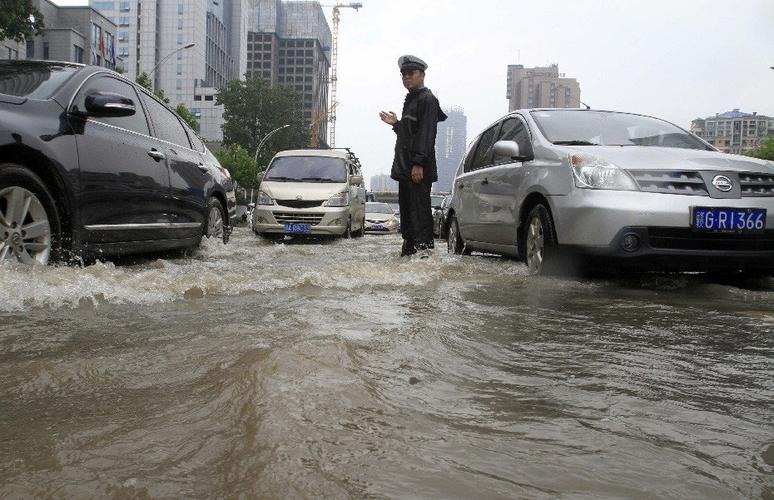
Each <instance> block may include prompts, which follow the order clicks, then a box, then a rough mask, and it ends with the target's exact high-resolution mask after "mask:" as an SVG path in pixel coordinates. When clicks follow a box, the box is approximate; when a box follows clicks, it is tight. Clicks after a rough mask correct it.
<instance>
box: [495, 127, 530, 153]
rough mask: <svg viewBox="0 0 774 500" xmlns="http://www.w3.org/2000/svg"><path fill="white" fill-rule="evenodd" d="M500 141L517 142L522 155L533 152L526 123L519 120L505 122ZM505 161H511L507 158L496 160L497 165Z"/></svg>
mask: <svg viewBox="0 0 774 500" xmlns="http://www.w3.org/2000/svg"><path fill="white" fill-rule="evenodd" d="M497 140H498V141H515V142H516V144H518V145H519V151H520V152H521V153H527V152H531V151H532V144H531V140H530V136H529V131H528V130H527V127H526V125H524V122H523V121H521V119H519V118H515V117H513V118H508V119H507V120H505V121H504V122H503V126H502V128H501V129H500V137H498V139H497ZM503 161H510V159H506V158H495V160H494V162H495V163H502V162H503Z"/></svg>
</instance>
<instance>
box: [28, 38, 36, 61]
mask: <svg viewBox="0 0 774 500" xmlns="http://www.w3.org/2000/svg"><path fill="white" fill-rule="evenodd" d="M34 58H35V41H34V40H27V59H34Z"/></svg>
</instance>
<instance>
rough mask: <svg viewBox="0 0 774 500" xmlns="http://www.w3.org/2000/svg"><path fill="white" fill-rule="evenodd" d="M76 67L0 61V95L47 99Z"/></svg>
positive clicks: (39, 62)
mask: <svg viewBox="0 0 774 500" xmlns="http://www.w3.org/2000/svg"><path fill="white" fill-rule="evenodd" d="M78 69H79V68H78V67H77V66H71V65H69V64H61V63H50V62H41V61H0V94H7V95H12V96H16V97H29V98H30V99H48V98H49V97H51V95H52V94H53V93H54V91H55V90H56V89H58V88H59V86H60V85H61V84H62V83H64V81H65V80H67V79H68V78H70V77H71V76H72V75H73V74H74V73H75V72H76V71H78Z"/></svg>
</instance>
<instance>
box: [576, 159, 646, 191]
mask: <svg viewBox="0 0 774 500" xmlns="http://www.w3.org/2000/svg"><path fill="white" fill-rule="evenodd" d="M570 165H571V167H572V173H573V178H574V179H575V187H579V188H584V189H615V190H619V191H638V188H637V183H636V182H634V179H632V178H631V176H630V175H629V174H628V173H627V172H626V171H624V170H623V169H621V168H619V167H617V166H616V165H613V164H612V163H610V162H608V161H607V160H604V159H602V158H597V157H596V156H591V155H584V154H574V155H571V156H570Z"/></svg>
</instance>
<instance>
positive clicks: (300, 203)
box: [277, 200, 325, 208]
mask: <svg viewBox="0 0 774 500" xmlns="http://www.w3.org/2000/svg"><path fill="white" fill-rule="evenodd" d="M324 201H325V200H277V205H282V206H283V207H290V208H314V207H320V206H322V204H323V202H324Z"/></svg>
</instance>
